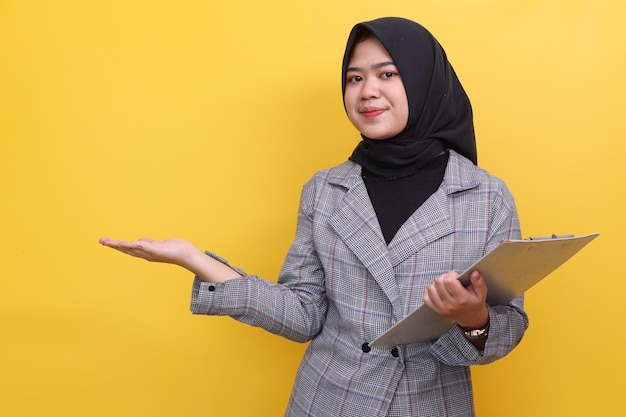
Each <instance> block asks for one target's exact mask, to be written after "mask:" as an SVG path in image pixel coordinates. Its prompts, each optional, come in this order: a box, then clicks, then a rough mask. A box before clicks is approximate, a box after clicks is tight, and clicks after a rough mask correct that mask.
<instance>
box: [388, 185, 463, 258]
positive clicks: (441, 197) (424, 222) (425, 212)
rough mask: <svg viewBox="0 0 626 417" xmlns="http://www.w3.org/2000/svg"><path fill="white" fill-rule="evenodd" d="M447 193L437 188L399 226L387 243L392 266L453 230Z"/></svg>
mask: <svg viewBox="0 0 626 417" xmlns="http://www.w3.org/2000/svg"><path fill="white" fill-rule="evenodd" d="M448 210H449V206H448V204H447V194H446V192H445V191H444V190H443V188H441V187H440V188H439V189H438V190H437V191H436V192H435V193H434V194H433V195H431V196H430V197H429V198H428V199H427V200H426V201H425V202H424V204H422V205H421V206H420V207H419V208H418V209H417V210H416V211H415V212H414V213H413V214H412V215H411V216H410V217H409V218H408V219H407V221H406V222H405V223H404V225H402V227H400V229H399V230H398V232H397V233H396V235H395V236H394V238H393V240H392V241H391V242H390V244H389V253H390V258H391V264H392V266H394V267H395V266H396V265H398V264H400V263H401V262H403V261H404V260H405V259H407V258H408V257H410V256H412V255H413V254H415V253H417V252H419V251H420V250H421V249H423V248H424V247H425V246H426V245H428V244H429V243H431V242H433V241H435V240H437V239H439V238H441V237H443V236H446V235H449V234H450V233H452V232H453V231H454V227H453V225H452V221H451V218H450V213H449V211H448Z"/></svg>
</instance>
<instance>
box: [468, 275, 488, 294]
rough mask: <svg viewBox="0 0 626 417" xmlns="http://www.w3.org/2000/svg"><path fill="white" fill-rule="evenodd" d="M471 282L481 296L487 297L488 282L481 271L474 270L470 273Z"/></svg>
mask: <svg viewBox="0 0 626 417" xmlns="http://www.w3.org/2000/svg"><path fill="white" fill-rule="evenodd" d="M470 283H471V284H472V289H473V290H474V292H475V293H476V294H477V295H478V296H479V297H481V298H482V297H486V295H487V283H486V282H485V279H484V278H483V276H482V275H480V272H478V271H477V270H476V271H472V273H471V274H470Z"/></svg>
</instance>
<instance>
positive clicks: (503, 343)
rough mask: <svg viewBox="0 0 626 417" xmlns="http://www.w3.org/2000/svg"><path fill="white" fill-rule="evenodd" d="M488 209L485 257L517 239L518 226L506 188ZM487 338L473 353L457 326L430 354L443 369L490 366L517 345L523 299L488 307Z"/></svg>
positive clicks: (522, 328) (524, 325)
mask: <svg viewBox="0 0 626 417" xmlns="http://www.w3.org/2000/svg"><path fill="white" fill-rule="evenodd" d="M495 195H496V197H495V198H494V201H493V204H492V207H491V225H490V229H489V235H488V236H489V238H488V240H487V245H486V250H485V254H486V253H488V252H490V251H491V250H493V249H494V248H495V247H496V246H498V245H499V244H500V242H501V241H502V240H507V239H520V237H521V232H520V224H519V218H518V215H517V209H516V207H515V202H514V199H513V196H512V195H511V194H510V193H509V191H508V189H507V187H506V185H504V183H500V187H499V191H498V192H497V193H496V194H495ZM488 309H489V336H488V338H487V342H486V344H485V348H484V350H479V349H477V348H476V347H475V346H474V345H473V344H472V343H471V342H470V341H469V340H467V339H466V338H465V335H464V334H463V331H462V330H461V328H460V327H459V326H458V325H454V326H452V328H451V329H450V330H449V331H448V332H446V333H444V334H443V335H442V336H441V337H440V338H439V339H437V340H436V341H435V342H434V343H433V345H432V346H431V347H430V352H431V354H432V355H433V356H435V357H436V358H437V359H438V360H439V361H440V362H443V363H445V364H447V365H462V366H469V365H477V364H487V363H491V362H493V361H495V360H497V359H500V358H502V357H504V356H506V355H507V354H508V353H509V352H511V351H512V350H513V349H514V348H515V347H516V346H517V345H518V344H519V342H520V341H521V339H522V337H523V335H524V332H525V331H526V329H527V328H528V316H527V315H526V313H525V312H524V296H523V295H522V296H520V297H518V298H516V299H514V300H513V301H511V302H510V303H509V304H507V305H495V306H488Z"/></svg>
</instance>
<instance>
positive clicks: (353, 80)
mask: <svg viewBox="0 0 626 417" xmlns="http://www.w3.org/2000/svg"><path fill="white" fill-rule="evenodd" d="M360 81H363V77H361V76H360V75H352V76H348V82H349V83H358V82H360Z"/></svg>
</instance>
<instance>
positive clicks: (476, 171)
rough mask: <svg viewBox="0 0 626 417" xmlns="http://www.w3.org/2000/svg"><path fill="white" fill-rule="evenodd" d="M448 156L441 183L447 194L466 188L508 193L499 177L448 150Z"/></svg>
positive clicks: (465, 189)
mask: <svg viewBox="0 0 626 417" xmlns="http://www.w3.org/2000/svg"><path fill="white" fill-rule="evenodd" d="M449 152H450V158H449V160H448V166H447V167H446V173H445V175H444V180H443V185H444V187H445V188H446V191H447V192H448V194H453V193H456V192H461V191H467V190H472V189H476V190H483V191H485V190H491V191H496V190H499V191H501V192H504V193H507V194H508V193H509V190H508V187H507V185H506V183H505V182H504V181H503V180H502V179H501V178H499V177H497V176H495V175H493V174H491V173H489V172H487V171H486V170H485V169H484V168H481V167H479V166H476V165H474V164H473V163H472V162H471V161H470V160H469V159H467V158H465V157H464V156H462V155H460V154H459V153H457V152H455V151H454V150H450V151H449Z"/></svg>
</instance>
